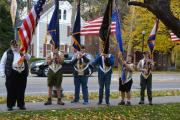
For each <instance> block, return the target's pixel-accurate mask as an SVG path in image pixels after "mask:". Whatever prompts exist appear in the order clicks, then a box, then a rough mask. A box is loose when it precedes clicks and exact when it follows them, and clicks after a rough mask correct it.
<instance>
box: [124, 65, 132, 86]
mask: <svg viewBox="0 0 180 120" xmlns="http://www.w3.org/2000/svg"><path fill="white" fill-rule="evenodd" d="M127 66H128V67H129V68H130V69H131V70H126V69H125V70H126V71H125V74H126V80H125V82H124V83H127V82H129V81H130V80H131V79H132V74H133V71H134V64H133V63H130V64H127Z"/></svg>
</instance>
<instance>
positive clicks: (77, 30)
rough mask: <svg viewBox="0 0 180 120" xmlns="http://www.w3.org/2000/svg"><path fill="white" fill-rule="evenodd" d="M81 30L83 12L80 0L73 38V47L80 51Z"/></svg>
mask: <svg viewBox="0 0 180 120" xmlns="http://www.w3.org/2000/svg"><path fill="white" fill-rule="evenodd" d="M80 31H81V13H80V0H78V3H77V13H76V19H75V22H74V28H73V32H72V38H73V40H74V43H73V47H74V48H75V49H76V50H78V51H80V49H81V37H80Z"/></svg>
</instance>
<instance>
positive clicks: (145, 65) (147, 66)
mask: <svg viewBox="0 0 180 120" xmlns="http://www.w3.org/2000/svg"><path fill="white" fill-rule="evenodd" d="M143 54H144V58H143V59H142V60H140V61H139V63H138V66H137V68H138V69H139V70H140V71H141V75H140V86H141V92H140V96H141V100H140V102H139V104H144V91H145V89H146V87H147V95H148V100H149V105H152V74H151V70H152V68H153V60H152V59H150V53H149V52H148V51H145V52H144V53H143Z"/></svg>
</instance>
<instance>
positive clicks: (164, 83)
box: [0, 72, 180, 96]
mask: <svg viewBox="0 0 180 120" xmlns="http://www.w3.org/2000/svg"><path fill="white" fill-rule="evenodd" d="M139 74H140V73H135V74H134V76H133V78H134V83H133V86H132V89H133V90H138V89H139V88H140V86H139ZM118 76H119V75H118V74H113V77H112V82H111V91H117V90H118V86H119V85H118V83H119V82H118V78H119V77H118ZM46 79H47V78H46V77H37V76H35V75H30V76H29V77H28V83H27V89H26V95H40V94H47V85H46ZM4 84H5V79H4V78H0V96H4V95H6V89H5V85H4ZM62 86H63V89H64V91H65V92H73V91H74V84H73V77H72V76H68V77H67V76H66V77H64V78H63V83H62ZM88 87H89V91H98V82H97V73H95V74H93V77H90V78H89V81H88ZM162 89H180V74H179V73H165V72H164V73H161V74H160V73H155V74H153V90H162Z"/></svg>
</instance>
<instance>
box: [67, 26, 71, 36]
mask: <svg viewBox="0 0 180 120" xmlns="http://www.w3.org/2000/svg"><path fill="white" fill-rule="evenodd" d="M70 35H71V27H70V26H67V36H70Z"/></svg>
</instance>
